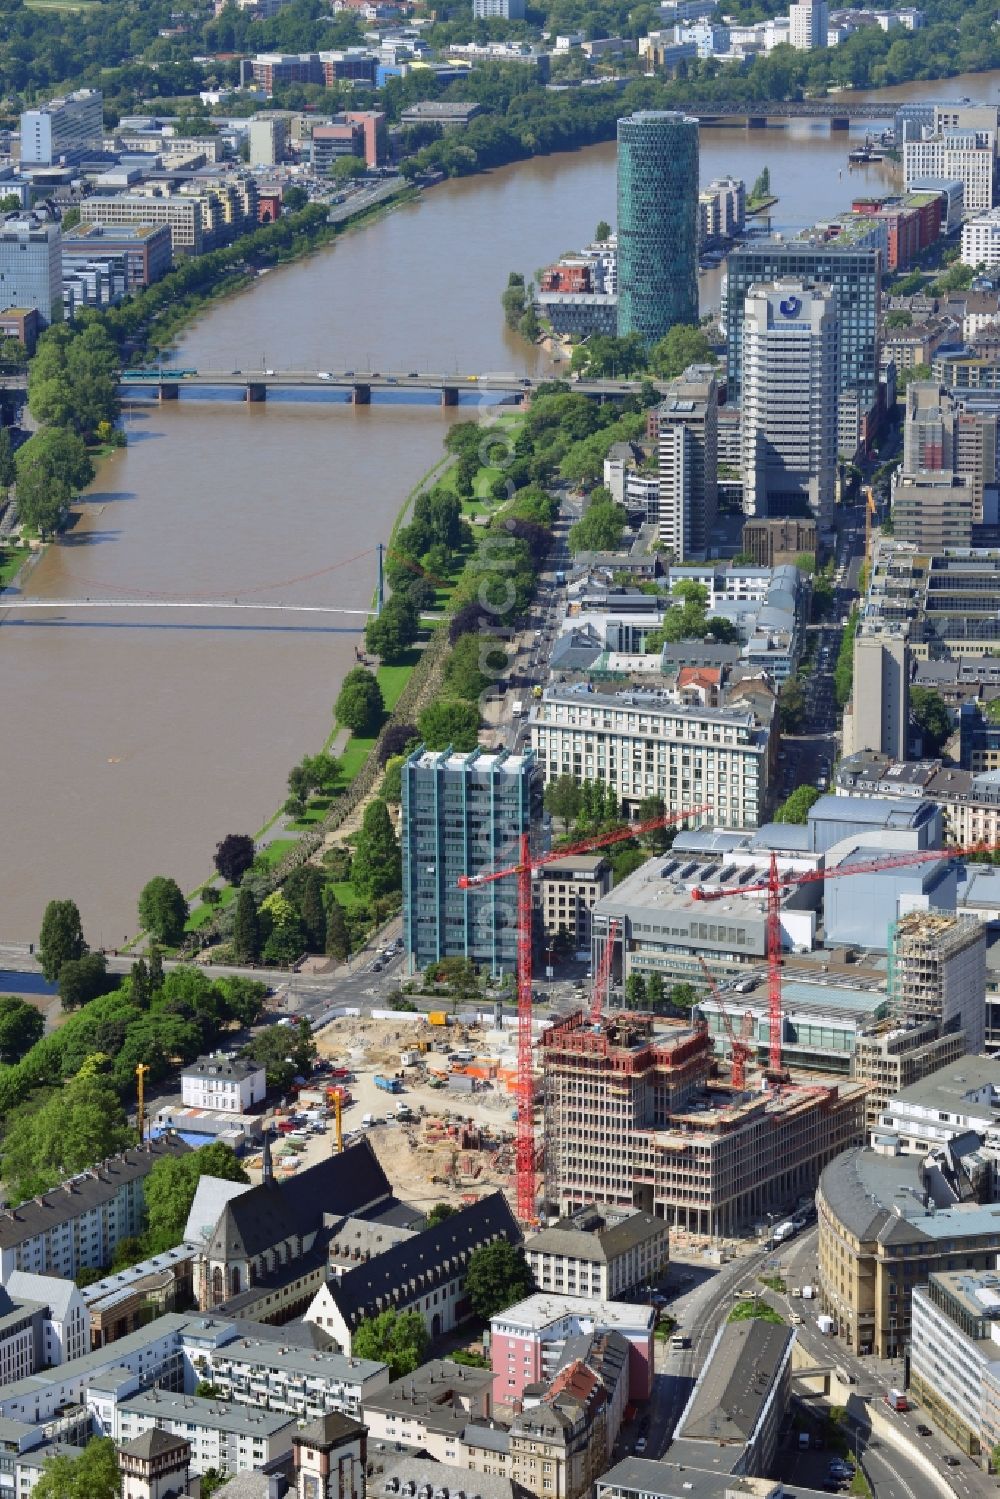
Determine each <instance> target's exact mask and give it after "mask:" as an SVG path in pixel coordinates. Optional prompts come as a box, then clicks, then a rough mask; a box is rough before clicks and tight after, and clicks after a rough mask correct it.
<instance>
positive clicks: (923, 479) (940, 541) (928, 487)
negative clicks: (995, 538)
mask: <svg viewBox="0 0 1000 1499" xmlns="http://www.w3.org/2000/svg"><path fill="white" fill-rule="evenodd" d="M974 518H975V501H974V496H973V493H972V486H971V484H969V483H968V482H967V481H966V480H965V479H959V478H957V477H956V476H955V475H954V474H951V473H942V474H934V473H924V474H920V475H917V476H914V477H911V476H910V475H908V474H897V475H896V476H895V482H894V483H893V486H892V525H893V535H894V536H895V537H896V539H897V540H898V541H900V542H903V543H910V544H911V545H913V546H915V547H917V548H918V549H919V550H920V551H922V552H942V551H944V549H945V547H948V546H956V547H963V546H970V545H971V544H972V527H973V521H974Z"/></svg>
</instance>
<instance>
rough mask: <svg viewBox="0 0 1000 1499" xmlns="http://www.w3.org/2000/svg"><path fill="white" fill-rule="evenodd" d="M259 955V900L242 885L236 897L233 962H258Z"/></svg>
mask: <svg viewBox="0 0 1000 1499" xmlns="http://www.w3.org/2000/svg"><path fill="white" fill-rule="evenodd" d="M259 957H260V923H259V922H258V919H257V902H256V900H255V898H254V893H253V891H252V890H251V889H249V888H248V886H246V885H242V886H241V887H240V892H239V894H238V895H237V897H236V915H235V917H234V920H233V962H234V963H256V961H257V959H258V958H259Z"/></svg>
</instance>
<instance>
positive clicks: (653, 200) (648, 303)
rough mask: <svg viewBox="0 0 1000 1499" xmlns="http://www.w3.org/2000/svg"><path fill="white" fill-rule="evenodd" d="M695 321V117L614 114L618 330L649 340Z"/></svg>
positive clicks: (653, 112) (621, 334)
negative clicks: (625, 115)
mask: <svg viewBox="0 0 1000 1499" xmlns="http://www.w3.org/2000/svg"><path fill="white" fill-rule="evenodd" d="M697 321H698V121H697V120H691V119H688V118H687V116H686V115H682V114H677V113H676V112H674V111H672V110H643V111H641V112H640V113H638V114H634V115H629V116H628V117H627V118H625V119H622V120H619V121H618V336H619V338H624V337H626V336H627V335H628V334H629V333H639V334H641V335H642V337H643V339H644V340H645V342H646V343H647V344H653V343H656V341H657V339H660V338H662V337H663V336H664V334H665V333H668V332H669V331H670V329H671V328H672V327H673V326H674V324H675V323H697Z"/></svg>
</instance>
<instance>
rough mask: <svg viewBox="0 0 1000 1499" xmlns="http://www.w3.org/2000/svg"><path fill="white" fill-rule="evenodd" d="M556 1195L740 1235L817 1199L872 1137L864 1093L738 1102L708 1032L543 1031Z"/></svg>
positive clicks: (624, 1018) (781, 1095) (620, 1020)
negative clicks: (827, 1175) (829, 1175)
mask: <svg viewBox="0 0 1000 1499" xmlns="http://www.w3.org/2000/svg"><path fill="white" fill-rule="evenodd" d="M541 1052H542V1067H543V1072H544V1080H545V1159H546V1193H545V1195H546V1199H547V1202H548V1205H549V1207H550V1208H558V1210H559V1211H560V1212H564V1213H565V1212H570V1211H573V1210H574V1209H577V1208H579V1207H582V1206H583V1205H584V1204H587V1203H593V1202H596V1203H607V1204H609V1205H615V1206H618V1207H628V1206H635V1207H638V1208H641V1209H642V1210H643V1211H645V1212H648V1213H654V1214H656V1216H657V1217H660V1218H664V1219H666V1221H667V1222H668V1223H670V1224H671V1225H672V1226H675V1227H680V1228H686V1229H688V1230H690V1231H691V1232H693V1233H698V1234H707V1235H711V1236H713V1237H718V1236H722V1235H728V1234H735V1233H737V1232H738V1231H739V1230H740V1229H742V1228H744V1227H745V1226H746V1225H747V1224H749V1223H752V1222H753V1221H754V1220H755V1219H759V1218H762V1217H764V1216H765V1215H766V1214H768V1213H776V1212H780V1211H782V1210H783V1209H784V1208H785V1207H787V1206H789V1205H790V1204H792V1203H793V1202H794V1201H795V1199H796V1198H798V1197H800V1196H802V1195H804V1194H806V1193H811V1192H812V1191H813V1190H814V1189H815V1187H816V1183H817V1181H818V1179H819V1173H820V1172H821V1171H822V1169H823V1167H824V1166H825V1165H826V1163H827V1162H828V1161H830V1160H831V1159H832V1158H833V1157H834V1156H835V1155H837V1154H838V1153H839V1152H840V1151H842V1150H846V1149H847V1148H848V1147H849V1146H851V1145H854V1144H856V1143H858V1142H860V1141H861V1140H862V1139H863V1129H864V1095H865V1089H864V1087H863V1085H861V1084H859V1083H855V1082H853V1081H851V1082H849V1081H843V1080H841V1081H838V1082H836V1083H834V1082H829V1083H827V1082H823V1083H810V1084H802V1085H797V1084H796V1085H786V1086H783V1087H779V1088H774V1089H770V1090H768V1091H758V1092H749V1091H748V1092H740V1093H736V1092H734V1091H733V1090H732V1089H731V1088H729V1087H727V1086H726V1085H725V1084H724V1083H722V1082H719V1081H715V1080H714V1073H715V1062H714V1060H713V1057H712V1043H711V1039H710V1037H709V1035H708V1032H707V1030H706V1029H704V1028H697V1029H694V1030H692V1029H691V1028H690V1027H688V1026H685V1025H682V1024H670V1023H664V1022H662V1021H654V1019H653V1018H652V1017H651V1016H645V1015H630V1014H619V1015H616V1016H615V1017H614V1018H613V1019H609V1020H608V1021H606V1022H605V1023H603V1024H602V1025H600V1026H594V1025H593V1024H592V1023H590V1022H589V1021H588V1020H586V1019H585V1018H584V1017H583V1016H582V1015H574V1016H569V1017H567V1018H566V1019H565V1020H562V1021H559V1022H558V1023H557V1024H555V1025H553V1026H550V1027H549V1028H548V1029H547V1030H546V1031H545V1032H544V1033H543V1035H542V1041H541Z"/></svg>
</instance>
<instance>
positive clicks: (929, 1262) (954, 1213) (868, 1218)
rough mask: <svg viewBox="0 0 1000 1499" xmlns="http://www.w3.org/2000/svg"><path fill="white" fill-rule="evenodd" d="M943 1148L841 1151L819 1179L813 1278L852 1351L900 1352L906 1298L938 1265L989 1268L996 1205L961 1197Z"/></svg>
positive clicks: (999, 1227) (999, 1236)
mask: <svg viewBox="0 0 1000 1499" xmlns="http://www.w3.org/2000/svg"><path fill="white" fill-rule="evenodd" d="M955 1185H956V1184H955V1183H954V1182H953V1180H952V1179H951V1178H950V1173H949V1172H948V1169H947V1160H946V1157H944V1156H940V1157H938V1158H935V1159H931V1158H928V1157H924V1156H921V1155H893V1154H883V1153H881V1152H877V1151H875V1150H871V1149H867V1148H866V1149H855V1150H847V1151H845V1152H844V1153H843V1154H842V1155H839V1156H837V1157H836V1159H835V1160H833V1161H831V1162H830V1164H829V1165H828V1166H827V1168H826V1170H825V1171H824V1172H823V1174H822V1176H821V1177H820V1179H819V1190H818V1191H817V1193H816V1208H817V1216H818V1222H819V1287H820V1300H821V1303H822V1307H823V1310H824V1312H827V1313H828V1314H829V1315H830V1316H831V1317H833V1319H834V1322H835V1323H836V1328H837V1332H838V1333H839V1334H840V1336H841V1337H842V1339H843V1343H844V1347H845V1348H847V1349H849V1350H850V1352H852V1353H860V1354H864V1353H874V1354H875V1355H876V1356H877V1357H878V1358H883V1359H886V1358H899V1357H901V1356H902V1355H903V1354H904V1353H905V1352H906V1351H907V1349H908V1347H909V1344H910V1326H911V1324H910V1318H911V1297H912V1294H913V1291H914V1288H915V1287H916V1286H923V1285H926V1284H927V1282H928V1278H929V1277H930V1276H931V1275H932V1274H934V1273H936V1272H938V1271H942V1270H991V1269H993V1268H994V1266H995V1264H996V1257H997V1251H998V1250H1000V1207H998V1206H997V1205H996V1204H995V1203H987V1204H983V1205H980V1204H978V1203H976V1202H975V1201H971V1200H969V1199H968V1198H966V1199H965V1200H960V1195H959V1192H957V1191H956V1190H955Z"/></svg>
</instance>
